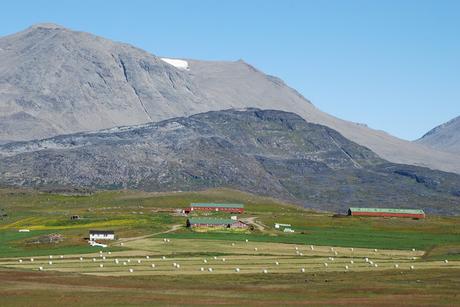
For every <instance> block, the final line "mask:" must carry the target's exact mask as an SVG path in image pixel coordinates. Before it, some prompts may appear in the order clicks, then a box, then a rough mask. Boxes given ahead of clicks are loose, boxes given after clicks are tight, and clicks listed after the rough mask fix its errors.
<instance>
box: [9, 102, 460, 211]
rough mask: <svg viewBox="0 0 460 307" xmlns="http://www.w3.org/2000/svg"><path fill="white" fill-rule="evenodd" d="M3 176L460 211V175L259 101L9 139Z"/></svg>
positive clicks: (18, 182)
mask: <svg viewBox="0 0 460 307" xmlns="http://www.w3.org/2000/svg"><path fill="white" fill-rule="evenodd" d="M0 157H1V158H0V184H3V185H15V186H33V187H42V188H48V189H50V188H57V189H59V188H63V187H66V186H67V187H72V188H75V187H81V188H85V187H99V188H122V187H128V188H135V189H143V190H148V191H171V190H173V191H174V190H196V189H204V188H210V187H232V188H236V189H240V190H244V191H249V192H253V193H257V194H262V195H268V196H274V197H277V198H282V199H287V200H290V201H294V202H297V203H299V204H302V205H304V206H308V207H313V208H318V209H324V210H339V211H343V212H345V210H346V209H347V207H348V206H369V205H370V204H371V205H372V206H380V207H411V208H413V207H415V208H424V209H425V210H427V211H428V212H435V213H440V214H451V213H460V207H459V204H460V176H459V175H455V174H451V173H444V172H440V171H432V170H429V169H427V168H421V167H415V166H408V165H399V164H393V163H389V162H387V161H385V160H383V159H381V158H379V157H378V156H377V155H376V154H375V153H373V152H372V151H371V150H369V149H367V148H365V147H362V146H360V145H358V144H356V143H354V142H351V141H349V140H348V139H346V138H344V137H343V136H342V135H341V134H339V133H338V132H337V131H335V130H332V129H330V128H328V127H326V126H322V125H318V124H313V123H308V122H306V121H305V120H304V119H303V118H301V117H300V116H298V115H296V114H293V113H286V112H282V111H270V110H265V111H262V110H259V109H248V110H240V111H237V110H227V111H216V112H208V113H203V114H197V115H193V116H190V117H182V118H175V119H169V120H165V121H162V122H158V123H148V124H144V125H138V126H134V127H119V128H112V129H108V130H102V131H97V132H91V133H77V134H71V135H61V136H57V137H54V138H50V139H44V140H40V141H28V142H17V143H9V144H5V145H2V146H0Z"/></svg>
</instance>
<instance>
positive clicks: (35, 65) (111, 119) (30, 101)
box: [0, 24, 460, 173]
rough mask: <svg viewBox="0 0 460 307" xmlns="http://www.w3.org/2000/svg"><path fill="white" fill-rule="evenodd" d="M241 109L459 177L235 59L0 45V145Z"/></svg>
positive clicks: (71, 42) (79, 41)
mask: <svg viewBox="0 0 460 307" xmlns="http://www.w3.org/2000/svg"><path fill="white" fill-rule="evenodd" d="M243 107H258V108H262V109H278V110H284V111H289V112H295V113H297V114H299V115H301V116H302V117H303V118H305V119H307V120H308V121H309V122H314V123H319V124H323V125H326V126H328V127H331V128H333V129H335V130H337V131H339V132H340V133H342V134H343V135H344V136H345V137H347V138H349V139H351V140H353V141H355V142H357V143H359V144H361V145H364V146H367V147H369V148H370V149H372V150H373V151H375V152H376V153H377V154H378V155H380V156H381V157H383V158H385V159H387V160H390V161H393V162H399V163H407V164H414V165H422V166H427V167H430V168H434V169H440V170H445V171H452V172H457V173H460V158H459V157H458V155H454V154H449V153H444V152H440V151H436V150H434V149H430V148H428V147H426V146H424V145H422V144H414V143H411V142H407V141H403V140H400V139H398V138H395V137H392V136H390V135H388V134H386V133H384V132H382V131H376V130H372V129H369V128H367V127H365V126H363V125H358V124H355V123H351V122H347V121H343V120H340V119H337V118H335V117H333V116H330V115H328V114H326V113H323V112H321V111H320V110H318V109H317V108H315V106H314V105H312V104H311V103H310V102H309V101H308V100H306V99H305V98H304V97H302V96H301V95H300V94H299V93H297V92H296V91H295V90H293V89H291V88H289V87H288V86H287V85H286V84H284V83H283V82H282V81H281V80H280V79H278V78H276V77H272V76H268V75H266V74H264V73H262V72H260V71H258V70H257V69H255V68H254V67H252V66H250V65H248V64H247V63H245V62H243V61H236V62H206V61H194V60H190V61H184V60H182V61H181V60H174V59H161V58H159V57H156V56H154V55H152V54H149V53H147V52H145V51H143V50H140V49H138V48H135V47H132V46H130V45H126V44H122V43H116V42H113V41H110V40H107V39H104V38H101V37H98V36H94V35H91V34H88V33H83V32H76V31H71V30H68V29H66V28H63V27H61V26H58V25H53V24H38V25H35V26H32V27H30V28H28V29H26V30H25V31H22V32H19V33H17V34H13V35H10V36H6V37H2V38H0V143H5V142H8V141H15V140H31V139H37V138H45V137H50V136H55V135H59V134H63V133H73V132H79V131H89V130H98V129H104V128H110V127H114V126H120V125H134V124H142V123H146V122H151V121H159V120H164V119H168V118H172V117H177V116H188V115H191V114H196V113H200V112H206V111H210V110H223V109H228V108H243Z"/></svg>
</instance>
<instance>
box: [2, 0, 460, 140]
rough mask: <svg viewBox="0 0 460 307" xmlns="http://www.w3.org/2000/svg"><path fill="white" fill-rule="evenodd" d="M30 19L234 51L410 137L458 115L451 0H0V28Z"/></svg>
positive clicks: (163, 50)
mask: <svg viewBox="0 0 460 307" xmlns="http://www.w3.org/2000/svg"><path fill="white" fill-rule="evenodd" d="M39 22H53V23H57V24H61V25H63V26H66V27H69V28H72V29H76V30H82V31H87V32H92V33H95V34H98V35H101V36H104V37H107V38H110V39H113V40H116V41H123V42H127V43H130V44H133V45H135V46H138V47H140V48H143V49H145V50H147V51H150V52H152V53H154V54H156V55H160V56H168V57H179V58H182V57H184V58H197V59H209V60H217V59H218V60H237V59H244V60H245V61H246V62H249V63H251V64H252V65H254V66H255V67H257V68H259V69H261V70H262V71H264V72H266V73H268V74H272V75H276V76H278V77H280V78H282V79H283V80H284V81H285V82H286V83H287V84H289V85H290V86H292V87H294V88H296V89H297V90H298V91H299V92H301V93H302V94H303V95H304V96H305V97H306V98H308V99H310V100H311V101H312V102H313V103H314V104H315V105H316V106H317V107H318V108H320V109H322V110H323V111H326V112H328V113H331V114H333V115H335V116H338V117H340V118H344V119H347V120H351V121H355V122H361V123H366V124H368V125H369V126H370V127H372V128H375V129H381V130H385V131H387V132H389V133H391V134H393V135H396V136H399V137H401V138H405V139H410V140H412V139H416V138H418V137H420V136H421V135H423V134H424V133H425V132H427V131H428V130H429V129H431V128H433V127H434V126H436V125H438V124H441V123H443V122H445V121H447V120H449V119H451V118H453V117H456V116H459V115H460V1H457V0H454V1H439V0H438V1H437V0H433V1H423V0H417V1H409V0H398V1H390V0H384V1H373V0H363V1H345V0H338V1H331V0H324V1H306V0H304V1H302V0H299V1H286V0H284V1H281V0H280V1H268V0H265V1H257V0H252V1H250V0H245V1H236V0H232V1H231V0H227V1H217V0H215V1H205V0H201V1H192V0H183V1H171V0H168V1H140V0H139V1H136V0H130V1H115V0H112V1H97V0H92V1H85V0H75V1H70V0H68V1H51V0H49V1H40V0H34V1H32V0H30V1H22V0H15V1H4V2H3V3H2V5H1V6H0V36H3V35H6V34H10V33H14V32H17V31H20V30H22V29H24V28H27V27H28V26H30V25H31V24H34V23H39Z"/></svg>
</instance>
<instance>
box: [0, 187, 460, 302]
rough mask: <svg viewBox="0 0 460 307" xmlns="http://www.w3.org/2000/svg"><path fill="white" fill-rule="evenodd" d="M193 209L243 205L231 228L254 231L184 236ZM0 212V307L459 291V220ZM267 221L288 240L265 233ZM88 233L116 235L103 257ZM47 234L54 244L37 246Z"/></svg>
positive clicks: (211, 193)
mask: <svg viewBox="0 0 460 307" xmlns="http://www.w3.org/2000/svg"><path fill="white" fill-rule="evenodd" d="M191 202H232V203H234V202H238V203H244V204H245V206H246V211H245V213H244V214H242V215H240V216H239V217H240V219H242V220H244V221H247V222H249V223H253V224H254V227H253V229H252V230H251V231H234V230H232V231H226V230H218V231H208V232H203V231H193V230H190V229H188V228H186V227H185V221H186V217H185V216H182V215H181V214H179V212H178V210H177V209H181V208H185V207H187V206H188V205H189V204H190V203H191ZM0 208H2V209H3V210H4V212H5V213H7V214H8V217H7V218H4V219H0V276H2V281H3V285H4V287H0V297H2V305H5V306H7V305H27V301H28V300H29V301H30V300H31V299H34V303H35V304H34V305H36V306H41V305H43V306H45V305H46V306H50V305H62V304H70V305H95V302H97V304H98V305H111V306H113V305H144V304H145V305H152V304H157V305H164V304H170V305H178V304H185V303H188V304H197V305H201V304H209V305H215V304H230V305H241V304H277V305H279V304H313V305H315V304H327V305H334V304H344V303H347V304H354V305H391V306H394V305H397V304H398V302H401V300H404V302H410V303H413V305H414V306H422V305H433V304H436V305H437V304H442V303H444V304H451V303H452V302H454V301H455V300H456V296H457V295H458V290H457V289H458V288H460V279H459V276H460V227H458V225H460V217H439V216H428V218H427V219H424V220H412V219H391V218H357V217H344V216H337V215H335V214H334V213H327V212H315V211H311V210H308V209H304V208H300V207H298V206H295V205H292V204H287V203H283V202H280V201H277V200H274V199H271V198H265V197H259V196H255V195H251V194H247V193H243V192H239V191H234V190H228V189H215V190H208V191H202V192H176V193H146V192H140V191H124V190H123V191H101V192H97V193H94V194H89V195H63V194H52V193H42V192H38V191H33V190H22V189H21V190H19V189H0ZM200 214H201V215H204V214H203V213H200ZM72 215H79V216H80V217H81V219H79V220H71V219H70V217H71V216H72ZM205 215H206V216H212V217H228V215H226V214H222V213H210V214H205ZM276 222H278V223H288V224H291V225H292V228H293V229H294V230H295V232H294V233H284V232H282V231H280V230H277V229H275V228H274V223H276ZM19 229H29V230H30V232H18V230H19ZM90 229H101V230H104V229H105V230H108V229H110V230H115V233H116V235H117V240H116V241H114V242H110V245H109V247H108V248H106V249H103V250H101V248H97V247H91V246H89V245H88V243H87V242H86V240H85V238H86V237H87V236H88V231H89V230H90ZM49 234H59V235H62V237H63V240H62V241H61V242H58V243H36V241H37V240H39V239H40V238H41V237H43V236H47V235H49ZM246 240H247V241H246ZM165 241H166V242H165ZM312 245H313V248H312V247H311V246H312ZM99 251H102V252H103V253H102V254H100V253H99ZM49 255H53V259H52V262H53V263H52V264H49V261H51V259H50V258H49ZM102 256H103V257H104V258H102ZM163 256H164V257H165V259H163V258H162V257H163ZM61 257H62V258H61ZM80 257H82V260H80ZM147 257H148V258H147ZM366 257H368V258H369V259H371V262H372V264H370V263H369V262H365V261H364V259H365V258H366ZM31 258H33V261H32V260H31ZM93 258H94V259H93ZM331 259H332V260H331ZM205 260H206V261H207V262H206V263H205V262H204V261H205ZM445 260H448V261H449V262H445ZM276 262H279V263H278V264H276ZM174 263H176V264H180V268H177V267H175V266H174V265H173V264H174ZM324 263H327V264H328V265H327V266H325V264H324ZM152 264H155V267H154V268H152V266H151V265H152ZM375 264H378V266H376V265H375ZM396 264H397V265H398V266H397V267H396V266H395V265H396ZM101 265H102V266H101ZM40 267H42V271H41V272H40V271H38V269H39V268H40ZM210 267H212V268H213V271H212V272H209V271H208V269H209V268H210ZM411 267H413V268H412V269H411ZM201 268H203V271H202V270H201ZM236 268H238V269H240V271H239V272H238V273H237V272H236V271H235V269H236ZM129 269H132V270H133V271H132V272H130V271H129ZM264 270H266V271H267V272H266V273H265V274H264V273H263V272H264ZM213 289H215V290H213ZM427 289H430V291H429V292H427V291H426V290H427ZM51 293H53V295H51ZM184 293H187V295H186V296H184ZM190 293H193V295H190ZM56 294H57V295H56ZM106 294H107V295H106ZM109 294H110V295H109Z"/></svg>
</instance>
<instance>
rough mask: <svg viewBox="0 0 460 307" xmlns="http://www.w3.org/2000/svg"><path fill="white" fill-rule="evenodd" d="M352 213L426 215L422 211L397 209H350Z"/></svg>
mask: <svg viewBox="0 0 460 307" xmlns="http://www.w3.org/2000/svg"><path fill="white" fill-rule="evenodd" d="M350 211H351V212H373V213H400V214H425V212H423V210H421V209H395V208H350Z"/></svg>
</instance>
